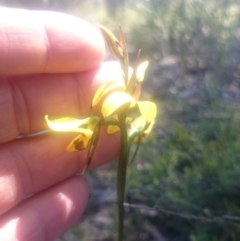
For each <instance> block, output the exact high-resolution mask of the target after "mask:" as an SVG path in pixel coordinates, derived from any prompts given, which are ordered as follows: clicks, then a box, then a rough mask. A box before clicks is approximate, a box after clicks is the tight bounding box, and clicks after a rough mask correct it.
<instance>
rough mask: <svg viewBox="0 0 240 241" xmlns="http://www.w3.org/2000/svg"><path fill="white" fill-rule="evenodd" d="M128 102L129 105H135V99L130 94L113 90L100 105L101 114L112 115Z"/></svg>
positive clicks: (104, 115)
mask: <svg viewBox="0 0 240 241" xmlns="http://www.w3.org/2000/svg"><path fill="white" fill-rule="evenodd" d="M125 104H130V107H133V106H135V104H136V101H135V100H134V98H133V97H132V96H131V95H128V94H126V93H124V92H114V93H112V94H110V95H109V96H108V97H107V98H106V99H105V101H104V102H103V105H102V115H103V117H104V118H105V117H107V116H110V115H112V114H113V113H114V112H115V111H116V110H117V109H118V108H119V107H121V106H123V105H125Z"/></svg>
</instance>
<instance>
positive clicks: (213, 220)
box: [124, 203, 240, 226]
mask: <svg viewBox="0 0 240 241" xmlns="http://www.w3.org/2000/svg"><path fill="white" fill-rule="evenodd" d="M124 206H125V207H129V208H137V209H145V210H154V211H157V212H158V213H163V214H165V215H167V216H168V215H169V216H176V217H180V218H183V219H190V220H196V221H200V222H204V223H219V224H229V225H233V226H238V225H239V223H236V222H238V221H239V222H240V217H235V216H228V215H224V216H219V217H218V216H212V217H205V216H197V215H192V214H188V213H179V212H175V211H171V210H167V209H163V208H160V207H157V206H154V207H153V208H151V207H145V206H141V205H136V204H130V203H124ZM227 220H231V221H236V222H229V221H227Z"/></svg>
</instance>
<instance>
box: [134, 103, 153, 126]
mask: <svg viewBox="0 0 240 241" xmlns="http://www.w3.org/2000/svg"><path fill="white" fill-rule="evenodd" d="M137 105H138V108H139V110H140V113H141V114H142V116H143V117H144V118H145V119H146V121H147V122H151V121H152V120H154V119H155V118H156V115H157V106H156V104H155V103H153V102H151V101H138V102H137Z"/></svg>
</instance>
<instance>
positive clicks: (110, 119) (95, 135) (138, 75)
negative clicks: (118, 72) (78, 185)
mask: <svg viewBox="0 0 240 241" xmlns="http://www.w3.org/2000/svg"><path fill="white" fill-rule="evenodd" d="M99 29H100V31H101V32H102V34H103V36H104V38H105V41H106V43H107V45H108V48H109V50H110V52H111V54H112V55H113V56H114V57H115V58H116V59H117V60H118V61H119V62H120V64H121V68H122V71H123V79H124V83H120V82H114V81H112V82H108V83H105V84H103V85H102V86H100V87H99V88H98V90H97V91H96V93H95V95H94V97H93V99H92V103H91V106H90V109H91V110H92V113H93V112H94V111H93V109H94V107H95V106H97V105H101V106H100V108H101V115H100V116H93V115H91V116H90V117H88V118H86V119H83V120H79V119H75V118H69V117H63V118H60V119H56V120H49V119H48V116H47V115H46V116H45V119H46V121H47V124H48V126H49V127H50V128H51V129H52V130H54V131H64V132H76V133H77V134H78V135H77V137H75V138H74V139H73V140H72V141H71V142H70V144H69V145H68V147H67V151H69V152H73V151H81V150H84V149H87V159H86V163H85V165H84V168H83V172H84V171H85V170H86V169H87V168H88V167H89V165H90V163H91V161H92V156H93V154H94V151H95V148H96V146H97V142H98V139H99V136H100V129H101V127H102V126H107V133H108V134H113V133H115V132H117V131H120V144H121V151H120V156H119V160H118V170H117V199H118V217H119V219H118V241H122V240H123V219H124V209H123V202H124V193H125V182H126V170H127V165H128V164H129V163H132V161H133V160H134V158H135V156H136V153H137V151H138V148H139V145H140V144H141V142H142V138H145V137H147V136H148V135H149V133H150V132H151V130H152V127H153V125H154V123H155V118H156V115H157V107H156V104H155V103H153V102H151V101H139V95H140V91H139V90H140V84H141V83H142V81H143V80H144V76H145V72H146V69H147V67H148V61H145V62H143V63H141V64H139V56H140V51H139V53H138V55H137V58H136V62H135V66H134V68H133V69H131V68H130V67H129V60H128V52H127V46H126V41H125V38H124V35H123V33H122V29H121V27H120V28H119V33H120V39H119V40H118V39H117V38H116V37H115V36H114V35H113V34H112V33H111V32H110V31H109V30H108V29H107V28H105V27H104V26H101V25H99ZM133 143H135V144H137V147H136V149H135V152H134V154H133V156H132V157H131V160H130V149H131V145H132V144H133Z"/></svg>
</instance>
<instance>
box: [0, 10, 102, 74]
mask: <svg viewBox="0 0 240 241" xmlns="http://www.w3.org/2000/svg"><path fill="white" fill-rule="evenodd" d="M103 56H104V43H103V40H102V37H101V35H100V34H99V32H98V31H97V30H96V29H95V28H94V27H93V26H91V25H90V24H89V23H87V22H85V21H83V20H81V19H78V18H76V17H73V16H69V15H66V14H62V13H56V12H44V11H28V10H23V9H10V8H3V7H1V8H0V75H13V74H14V75H17V74H29V73H66V72H76V71H83V70H87V69H91V68H94V67H96V66H98V65H99V64H100V63H101V61H102V60H103Z"/></svg>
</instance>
